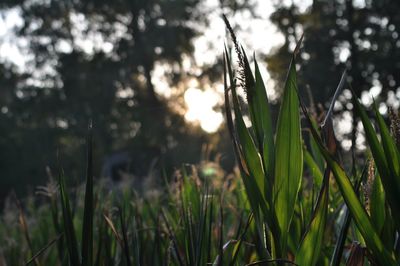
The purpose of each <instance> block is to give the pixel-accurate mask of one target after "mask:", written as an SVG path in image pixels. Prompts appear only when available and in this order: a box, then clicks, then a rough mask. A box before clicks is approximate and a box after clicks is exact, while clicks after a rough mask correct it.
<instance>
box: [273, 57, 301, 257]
mask: <svg viewBox="0 0 400 266" xmlns="http://www.w3.org/2000/svg"><path fill="white" fill-rule="evenodd" d="M296 83H297V82H296V69H295V62H294V59H293V60H292V62H291V64H290V68H289V73H288V76H287V80H286V84H285V91H284V96H283V101H282V105H281V109H280V112H279V117H278V125H277V132H276V150H275V180H274V208H275V213H276V217H277V220H278V224H279V227H280V231H281V237H280V238H281V249H282V252H284V251H285V250H286V243H287V238H288V231H289V225H290V222H291V219H292V216H293V213H294V207H295V203H296V199H297V195H298V192H299V189H300V185H301V176H302V172H303V147H302V139H301V128H300V112H299V100H298V98H297V92H296V91H297V84H296ZM283 254H284V253H283Z"/></svg>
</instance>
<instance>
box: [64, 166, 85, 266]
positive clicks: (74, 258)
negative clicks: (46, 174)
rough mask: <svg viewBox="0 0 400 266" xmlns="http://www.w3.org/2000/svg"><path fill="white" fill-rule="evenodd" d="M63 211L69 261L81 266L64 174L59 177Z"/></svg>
mask: <svg viewBox="0 0 400 266" xmlns="http://www.w3.org/2000/svg"><path fill="white" fill-rule="evenodd" d="M59 183H60V196H61V209H62V217H63V222H64V225H63V226H64V236H65V240H66V243H67V248H68V254H69V261H70V264H71V265H80V259H79V253H78V242H77V240H76V235H75V228H74V223H73V220H72V212H71V208H70V204H69V197H68V194H67V192H66V191H65V180H64V173H63V172H61V174H60V176H59Z"/></svg>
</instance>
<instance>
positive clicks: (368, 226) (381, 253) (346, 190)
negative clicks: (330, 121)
mask: <svg viewBox="0 0 400 266" xmlns="http://www.w3.org/2000/svg"><path fill="white" fill-rule="evenodd" d="M301 107H302V109H303V112H304V115H305V116H306V118H307V121H308V122H309V123H310V124H311V119H310V117H309V114H308V112H307V109H306V108H305V107H304V106H303V104H301ZM310 128H311V132H312V134H313V137H314V139H315V140H316V143H317V144H318V147H319V149H320V151H321V153H322V155H323V156H324V158H325V160H326V162H327V164H328V166H329V167H330V168H331V170H332V172H333V176H334V177H335V180H336V182H337V184H338V187H339V189H340V191H341V193H342V196H343V198H344V200H345V202H346V205H347V207H348V208H349V210H350V212H351V214H352V216H353V218H354V221H355V223H356V225H357V228H358V229H359V231H360V232H361V234H362V236H363V238H364V240H365V242H366V244H367V248H368V249H369V250H370V251H371V252H372V254H373V255H374V256H375V257H376V258H377V259H378V260H379V261H380V262H381V263H383V264H384V265H396V262H395V260H394V255H393V253H392V252H389V251H388V250H386V248H385V247H384V245H383V243H382V241H381V239H380V237H379V235H378V233H377V232H376V231H375V228H374V227H373V225H372V223H371V221H370V219H369V217H368V214H367V212H366V211H365V209H364V208H363V206H362V204H361V202H360V201H359V199H358V197H357V194H356V192H355V191H354V189H353V186H352V185H351V182H350V179H349V178H348V176H347V175H346V173H345V171H344V170H343V169H342V168H341V166H340V165H339V163H338V162H337V161H336V160H335V159H334V158H333V156H332V155H331V154H330V152H329V151H328V150H327V149H326V148H325V147H324V145H323V144H322V141H321V139H320V137H319V136H318V133H317V132H316V131H315V129H314V128H313V127H312V126H311V127H310Z"/></svg>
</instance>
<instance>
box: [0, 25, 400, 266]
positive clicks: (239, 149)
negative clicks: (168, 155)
mask: <svg viewBox="0 0 400 266" xmlns="http://www.w3.org/2000/svg"><path fill="white" fill-rule="evenodd" d="M225 22H226V23H227V27H228V30H229V31H230V33H231V37H232V39H233V43H234V48H235V51H236V57H237V59H238V70H236V69H237V68H236V67H235V65H234V64H233V63H232V59H231V58H232V57H231V56H230V54H229V53H228V49H225V53H224V85H225V107H226V116H227V123H228V129H229V133H230V136H231V140H232V143H233V149H234V153H235V155H236V157H237V162H238V168H239V169H238V173H236V174H235V175H225V174H223V173H221V172H220V171H219V168H218V167H217V166H216V165H214V166H213V167H211V168H210V166H211V165H209V166H208V167H207V164H206V165H203V166H202V167H188V166H184V167H182V169H181V170H180V171H179V172H178V173H177V175H176V180H175V182H173V183H170V182H166V184H165V186H164V187H161V188H158V189H157V190H155V192H156V193H155V194H152V195H147V196H146V195H141V196H139V194H138V192H135V191H134V190H132V188H131V187H130V186H129V185H125V184H124V185H123V186H122V189H121V190H117V189H110V184H104V183H101V182H100V180H99V181H98V182H96V184H95V182H94V180H93V164H92V156H93V146H92V137H91V128H89V137H88V142H87V146H88V153H87V172H86V185H85V188H78V189H77V190H74V191H71V192H72V193H71V192H70V191H69V190H68V188H67V186H66V185H65V179H66V178H65V176H64V174H63V172H61V173H60V175H59V181H58V182H57V184H56V185H54V181H53V183H50V185H48V186H47V187H45V188H41V190H40V192H41V194H42V195H46V197H47V198H48V200H47V201H45V202H43V203H42V204H39V205H35V204H34V203H33V202H26V203H25V207H22V205H21V204H20V203H19V202H18V201H17V200H14V204H16V206H17V207H18V208H8V209H6V210H5V211H4V214H3V216H2V220H3V221H2V223H1V225H0V237H1V239H4V241H3V243H4V245H2V247H1V249H0V259H1V260H0V262H2V263H3V264H10V265H19V264H23V263H25V262H28V263H34V264H36V265H40V264H52V265H207V264H212V265H260V264H265V265H285V264H295V265H341V264H342V263H346V265H365V264H366V263H369V265H398V264H399V263H400V254H399V244H398V235H399V232H400V224H399V222H398V221H400V219H399V217H398V215H399V213H400V212H399V209H398V208H399V205H398V202H399V195H400V193H399V192H400V174H399V173H400V172H399V165H400V161H399V160H400V152H399V148H400V147H399V145H398V143H399V139H400V135H399V130H398V129H399V128H400V127H399V124H400V122H399V121H400V118H399V116H398V114H395V113H394V112H392V116H391V127H390V129H389V127H388V126H387V125H386V123H385V120H384V119H383V117H382V115H381V114H380V113H379V111H378V109H377V107H376V105H375V104H374V105H373V114H374V118H375V121H376V129H377V131H376V130H374V127H373V125H372V121H371V119H370V118H369V117H368V115H367V113H366V109H365V108H364V107H363V106H362V105H361V104H360V103H359V100H358V98H357V97H356V95H355V94H354V95H353V104H354V107H355V108H354V111H355V114H356V115H357V116H359V117H360V119H361V121H362V123H363V126H364V129H365V132H366V139H367V142H368V144H369V148H370V152H371V155H370V156H369V157H367V158H365V161H364V162H362V163H361V164H360V165H358V164H357V165H356V164H354V165H353V169H352V171H350V172H349V171H347V170H346V169H345V168H344V167H343V166H342V165H343V163H342V162H341V161H340V155H339V151H338V149H337V147H338V143H337V141H336V139H335V134H334V128H333V123H332V115H333V106H334V103H335V101H336V99H337V97H338V95H339V94H340V92H341V91H342V90H343V88H344V87H345V86H346V82H345V81H346V72H345V73H344V74H343V75H342V78H341V79H340V82H339V85H338V86H337V89H336V92H335V95H334V97H333V100H332V102H331V105H330V108H329V109H328V111H327V113H326V115H325V119H324V121H323V123H322V124H321V126H320V127H318V126H317V122H316V119H315V117H313V116H312V115H311V114H310V113H309V111H308V110H307V108H306V106H305V105H304V103H303V101H302V98H301V97H299V95H300V94H299V93H298V90H299V89H298V87H297V77H296V76H297V73H296V72H297V71H296V58H297V55H298V53H299V49H300V45H301V42H299V43H298V44H297V46H296V49H295V51H294V53H293V55H292V59H291V63H290V64H289V68H288V74H287V79H286V83H285V86H284V90H283V98H282V102H281V107H280V112H279V116H278V120H277V125H276V126H274V125H273V122H272V121H273V119H272V117H271V114H270V109H269V106H268V97H267V94H266V90H265V87H264V83H263V81H262V77H261V75H260V72H259V66H258V65H257V62H256V60H254V74H253V71H252V69H251V67H250V63H249V60H248V58H247V56H246V54H245V51H244V49H243V48H242V47H241V46H240V45H239V43H238V41H237V39H236V36H235V35H234V33H233V30H232V29H231V27H230V26H229V23H228V21H227V20H226V18H225ZM235 70H236V71H235ZM239 89H243V90H244V91H245V95H246V98H247V99H246V105H245V104H244V103H243V102H242V101H241V100H240V96H239V93H238V90H239ZM245 107H247V108H245ZM300 109H301V110H302V113H303V115H304V118H305V119H304V125H305V126H306V129H307V131H304V132H306V133H309V134H307V135H308V137H309V141H308V142H307V143H306V142H305V141H304V140H303V139H304V135H305V134H306V133H304V134H303V133H302V132H303V131H302V127H301V116H300ZM246 117H249V120H250V123H251V125H249V126H248V125H246V123H245V119H246ZM275 128H276V129H275ZM274 131H275V133H274ZM353 163H356V162H353ZM303 166H304V170H305V171H303ZM239 176H240V177H241V178H239ZM361 189H362V192H363V193H361ZM143 192H152V189H151V188H147V189H145V190H144V191H143ZM17 225H19V226H17ZM28 260H29V261H28Z"/></svg>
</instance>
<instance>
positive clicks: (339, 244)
mask: <svg viewBox="0 0 400 266" xmlns="http://www.w3.org/2000/svg"><path fill="white" fill-rule="evenodd" d="M367 169H368V164H366V165H365V167H364V169H363V171H362V173H361V175H360V178H359V179H358V180H357V183H356V184H355V186H354V187H355V189H354V190H355V191H356V193H357V194H358V192H359V190H360V186H361V181H362V180H364V179H365V176H366V175H367V173H368V171H367ZM350 222H351V214H350V211H349V209H348V208H347V207H346V211H345V214H344V219H343V222H342V226H341V228H340V232H339V236H338V238H337V239H336V244H335V249H334V250H333V255H332V258H331V261H330V264H329V265H330V266H339V265H340V261H341V258H342V255H343V250H344V247H345V243H346V238H347V234H348V231H349V228H350Z"/></svg>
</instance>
